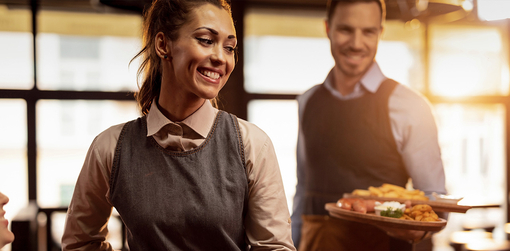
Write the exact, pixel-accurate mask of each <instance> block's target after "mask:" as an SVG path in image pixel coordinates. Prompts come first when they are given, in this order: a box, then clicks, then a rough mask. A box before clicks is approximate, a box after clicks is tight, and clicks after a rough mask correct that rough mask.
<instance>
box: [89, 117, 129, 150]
mask: <svg viewBox="0 0 510 251" xmlns="http://www.w3.org/2000/svg"><path fill="white" fill-rule="evenodd" d="M125 124H126V123H121V124H116V125H113V126H110V127H109V128H108V129H106V130H104V131H102V132H101V133H99V134H98V135H97V136H96V137H95V138H94V141H93V142H92V145H91V148H92V149H94V150H95V151H98V153H100V154H113V153H114V152H115V147H116V146H117V141H118V140H119V136H120V132H121V131H122V128H123V127H124V125H125Z"/></svg>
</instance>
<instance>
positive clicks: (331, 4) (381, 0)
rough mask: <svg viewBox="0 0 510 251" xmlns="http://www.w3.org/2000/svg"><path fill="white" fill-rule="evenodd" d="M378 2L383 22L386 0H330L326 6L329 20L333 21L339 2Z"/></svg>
mask: <svg viewBox="0 0 510 251" xmlns="http://www.w3.org/2000/svg"><path fill="white" fill-rule="evenodd" d="M371 2H374V3H377V5H379V9H380V10H381V22H382V21H384V20H385V19H386V4H385V3H384V0H328V4H327V7H326V13H327V17H328V22H330V21H331V18H332V17H333V14H334V12H335V8H336V6H337V5H338V4H353V3H371Z"/></svg>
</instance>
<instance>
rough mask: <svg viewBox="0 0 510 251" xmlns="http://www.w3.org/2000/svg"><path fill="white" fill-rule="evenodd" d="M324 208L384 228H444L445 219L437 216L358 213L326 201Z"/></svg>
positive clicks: (347, 217)
mask: <svg viewBox="0 0 510 251" xmlns="http://www.w3.org/2000/svg"><path fill="white" fill-rule="evenodd" d="M325 207H326V210H327V211H329V214H330V215H331V216H332V217H336V218H340V219H344V220H349V221H356V222H361V223H367V224H371V225H375V226H377V227H381V228H384V229H388V228H390V229H407V230H419V231H440V230H442V229H443V228H445V226H446V223H447V221H446V220H445V219H441V218H439V220H440V221H432V222H430V221H413V220H403V219H397V218H391V217H385V216H379V215H375V214H374V213H366V214H364V213H360V212H355V211H349V210H346V209H342V208H340V207H339V206H338V205H337V204H336V203H327V204H326V206H325Z"/></svg>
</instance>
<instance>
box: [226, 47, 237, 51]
mask: <svg viewBox="0 0 510 251" xmlns="http://www.w3.org/2000/svg"><path fill="white" fill-rule="evenodd" d="M225 50H227V51H228V52H235V51H236V48H234V47H232V46H227V47H225Z"/></svg>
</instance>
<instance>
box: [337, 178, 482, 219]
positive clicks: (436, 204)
mask: <svg viewBox="0 0 510 251" xmlns="http://www.w3.org/2000/svg"><path fill="white" fill-rule="evenodd" d="M343 197H344V198H362V199H373V200H379V201H397V202H400V203H406V202H407V201H408V203H411V205H418V204H427V205H430V206H431V207H432V208H433V210H434V211H436V212H455V213H465V212H466V211H467V210H469V209H471V208H472V207H471V206H466V205H457V203H456V202H458V201H456V202H455V203H453V201H448V202H445V201H443V200H430V199H429V197H428V196H426V195H425V193H424V192H423V191H420V190H418V189H412V190H409V189H406V188H404V187H400V186H397V185H393V184H387V183H385V184H382V185H381V186H380V187H373V186H370V187H368V189H355V190H353V191H352V193H346V194H344V196H343Z"/></svg>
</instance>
